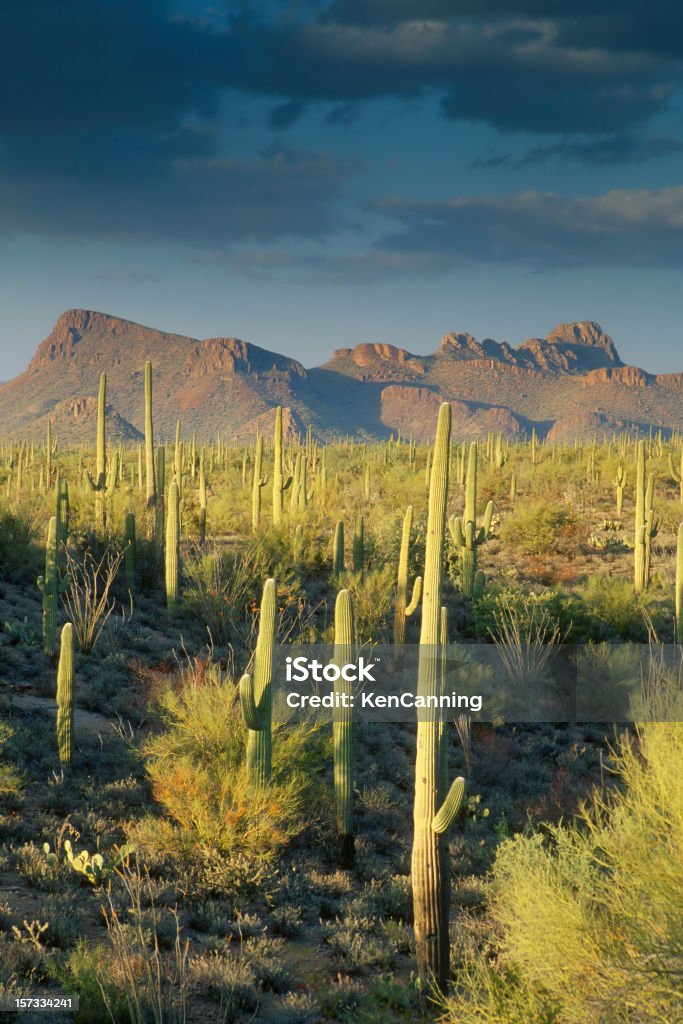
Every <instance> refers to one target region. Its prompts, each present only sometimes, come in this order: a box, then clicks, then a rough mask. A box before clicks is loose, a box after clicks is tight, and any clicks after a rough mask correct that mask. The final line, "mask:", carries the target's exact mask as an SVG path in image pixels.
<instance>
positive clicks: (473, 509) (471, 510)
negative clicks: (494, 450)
mask: <svg viewBox="0 0 683 1024" xmlns="http://www.w3.org/2000/svg"><path fill="white" fill-rule="evenodd" d="M492 516H493V502H492V501H489V503H488V505H487V506H486V511H485V512H484V524H483V526H481V527H480V528H479V529H477V442H476V441H473V442H472V444H471V445H470V451H469V456H468V459H467V485H466V488H465V511H464V513H463V515H462V516H459V517H456V516H451V518H450V521H449V523H448V528H449V530H450V531H451V536H452V537H453V541H454V542H455V544H456V546H457V547H458V548H459V550H460V558H461V563H462V592H463V594H465V596H466V597H473V596H474V584H475V579H476V576H477V548H478V547H479V545H480V544H483V543H484V541H485V540H486V539H487V538H488V535H489V531H490V529H491V518H492Z"/></svg>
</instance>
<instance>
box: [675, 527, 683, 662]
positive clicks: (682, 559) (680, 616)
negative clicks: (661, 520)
mask: <svg viewBox="0 0 683 1024" xmlns="http://www.w3.org/2000/svg"><path fill="white" fill-rule="evenodd" d="M675 609H676V643H677V644H683V523H679V526H678V538H677V543H676V598H675Z"/></svg>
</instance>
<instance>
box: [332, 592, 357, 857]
mask: <svg viewBox="0 0 683 1024" xmlns="http://www.w3.org/2000/svg"><path fill="white" fill-rule="evenodd" d="M353 632H354V626H353V601H352V598H351V592H350V591H349V590H340V591H339V593H338V594H337V600H336V603H335V606H334V663H335V665H336V666H337V667H338V668H339V670H340V674H339V678H338V679H336V680H335V683H334V696H335V702H334V703H335V707H334V719H333V723H332V733H333V739H334V796H335V803H336V806H337V830H338V832H339V839H340V844H341V859H342V863H343V864H344V865H345V866H347V867H348V866H349V865H350V864H352V863H353V855H354V840H353V775H354V729H353V684H352V683H350V682H349V681H348V680H346V679H344V678H343V676H342V675H341V669H342V666H343V665H347V664H349V663H350V662H352V661H353V660H354V655H353V642H354V636H353Z"/></svg>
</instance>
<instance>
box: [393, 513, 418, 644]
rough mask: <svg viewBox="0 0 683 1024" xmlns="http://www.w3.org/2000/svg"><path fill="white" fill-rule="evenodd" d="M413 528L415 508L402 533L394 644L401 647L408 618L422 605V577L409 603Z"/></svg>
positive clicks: (405, 522) (404, 524)
mask: <svg viewBox="0 0 683 1024" xmlns="http://www.w3.org/2000/svg"><path fill="white" fill-rule="evenodd" d="M412 528H413V506H412V505H409V506H408V508H407V509H406V514H405V518H404V520H403V531H402V533H401V550H400V552H399V556H398V576H397V579H396V605H395V608H394V643H395V644H396V645H397V646H401V645H403V644H405V642H406V626H407V623H406V618H407V617H408V616H410V615H412V614H413V612H414V611H415V609H416V608H417V607H418V605H419V603H420V594H421V591H422V577H421V576H417V577H416V578H415V583H414V584H413V593H412V597H411V599H410V603H408V560H409V557H410V534H411V530H412Z"/></svg>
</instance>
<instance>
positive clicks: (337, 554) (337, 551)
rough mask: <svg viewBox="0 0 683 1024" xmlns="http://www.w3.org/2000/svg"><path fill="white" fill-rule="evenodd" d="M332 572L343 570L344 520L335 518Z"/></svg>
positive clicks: (337, 573) (336, 572)
mask: <svg viewBox="0 0 683 1024" xmlns="http://www.w3.org/2000/svg"><path fill="white" fill-rule="evenodd" d="M332 572H333V573H335V574H336V575H339V573H341V572H344V521H343V519H339V520H337V525H336V527H335V529H334V543H333V545H332Z"/></svg>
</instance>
